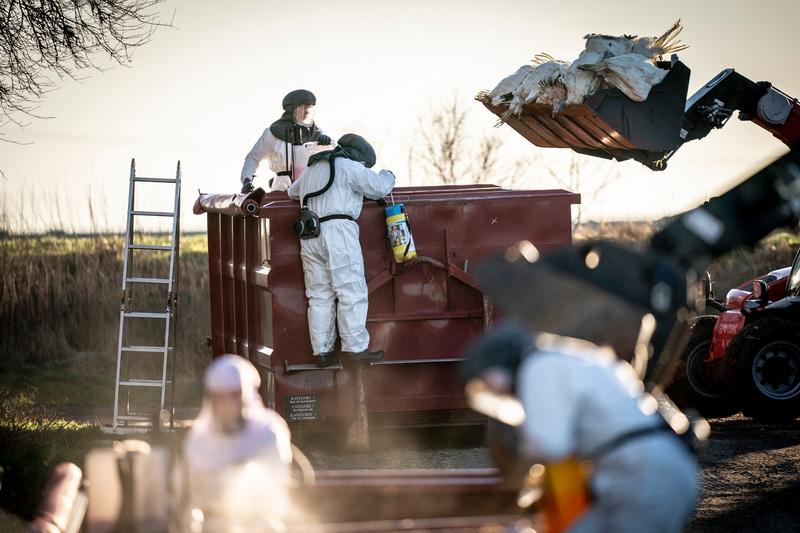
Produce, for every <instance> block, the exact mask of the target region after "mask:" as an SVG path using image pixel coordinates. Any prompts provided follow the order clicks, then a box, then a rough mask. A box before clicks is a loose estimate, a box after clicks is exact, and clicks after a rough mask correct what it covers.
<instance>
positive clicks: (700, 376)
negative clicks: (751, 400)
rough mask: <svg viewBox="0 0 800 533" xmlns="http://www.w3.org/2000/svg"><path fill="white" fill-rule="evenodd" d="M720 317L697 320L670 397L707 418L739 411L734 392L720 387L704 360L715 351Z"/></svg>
mask: <svg viewBox="0 0 800 533" xmlns="http://www.w3.org/2000/svg"><path fill="white" fill-rule="evenodd" d="M716 323H717V317H716V316H710V315H709V316H700V317H697V319H696V320H695V322H694V324H692V328H691V332H690V334H689V342H688V343H687V344H686V349H685V350H684V351H683V356H682V357H681V361H680V363H679V364H678V366H677V368H676V369H675V376H674V378H673V381H672V384H671V385H670V388H669V389H668V390H667V394H668V395H669V397H670V398H672V399H673V400H674V401H675V402H676V403H677V404H678V406H679V407H681V408H693V409H697V411H699V412H700V414H702V415H703V416H706V417H712V418H713V417H722V416H730V415H732V414H734V413H736V412H738V411H739V408H738V405H737V403H736V402H735V401H734V397H733V394H732V391H731V390H729V389H727V388H725V387H723V386H720V385H719V384H718V383H717V382H715V381H714V380H713V379H712V377H711V376H709V375H708V373H707V369H706V364H705V363H704V360H705V359H706V358H707V357H708V353H709V350H710V349H711V339H712V336H713V335H714V325H715V324H716Z"/></svg>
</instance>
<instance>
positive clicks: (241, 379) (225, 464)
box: [184, 355, 292, 533]
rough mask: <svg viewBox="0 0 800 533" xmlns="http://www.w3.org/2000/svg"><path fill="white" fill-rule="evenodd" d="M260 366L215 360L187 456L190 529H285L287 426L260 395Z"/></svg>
mask: <svg viewBox="0 0 800 533" xmlns="http://www.w3.org/2000/svg"><path fill="white" fill-rule="evenodd" d="M260 382H261V380H260V378H259V375H258V371H257V370H256V369H255V367H254V366H253V365H252V364H250V362H248V361H247V360H246V359H243V358H242V357H239V356H238V355H223V356H220V357H218V358H216V359H215V360H214V361H213V363H212V364H211V366H210V367H209V368H208V370H207V371H206V374H205V380H204V385H205V393H204V398H203V406H202V408H201V409H200V414H199V415H198V417H197V419H195V421H194V424H193V425H192V428H191V430H190V431H189V433H188V435H187V437H186V441H185V442H184V453H185V458H186V467H187V474H188V476H187V477H188V483H187V489H188V492H189V494H188V504H189V509H190V513H189V514H190V517H189V519H188V520H189V522H190V523H191V527H192V531H203V532H212V533H214V532H228V531H242V532H245V531H247V532H251V531H252V532H273V531H283V530H284V526H283V522H282V520H283V519H284V518H285V517H286V516H287V514H288V512H289V499H288V484H289V467H290V464H291V460H292V452H291V443H290V434H289V428H288V426H287V425H286V422H284V420H283V419H282V418H281V417H280V416H278V414H277V413H275V412H274V411H273V410H271V409H268V408H266V407H264V404H263V403H262V401H261V398H260V396H259V394H258V387H259V386H260Z"/></svg>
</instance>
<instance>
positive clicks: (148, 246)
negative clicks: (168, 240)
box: [128, 244, 172, 252]
mask: <svg viewBox="0 0 800 533" xmlns="http://www.w3.org/2000/svg"><path fill="white" fill-rule="evenodd" d="M128 248H130V249H131V250H164V251H165V252H169V251H170V250H172V246H167V245H161V244H129V245H128Z"/></svg>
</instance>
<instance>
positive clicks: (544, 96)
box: [536, 78, 567, 115]
mask: <svg viewBox="0 0 800 533" xmlns="http://www.w3.org/2000/svg"><path fill="white" fill-rule="evenodd" d="M566 100H567V86H566V85H564V82H563V81H561V78H551V79H548V80H544V81H542V82H541V83H540V84H539V96H538V97H537V98H536V102H537V103H539V104H549V105H551V106H553V114H554V115H555V114H556V113H558V112H559V111H561V110H562V109H564V105H565V102H566Z"/></svg>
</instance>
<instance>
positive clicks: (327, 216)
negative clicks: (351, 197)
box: [319, 215, 356, 223]
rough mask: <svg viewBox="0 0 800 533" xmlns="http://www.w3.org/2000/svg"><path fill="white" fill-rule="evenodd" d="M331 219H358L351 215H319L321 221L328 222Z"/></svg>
mask: <svg viewBox="0 0 800 533" xmlns="http://www.w3.org/2000/svg"><path fill="white" fill-rule="evenodd" d="M329 220H352V221H353V222H355V221H356V219H354V218H353V217H351V216H350V215H325V216H324V217H319V221H320V223H322V222H327V221H329Z"/></svg>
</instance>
